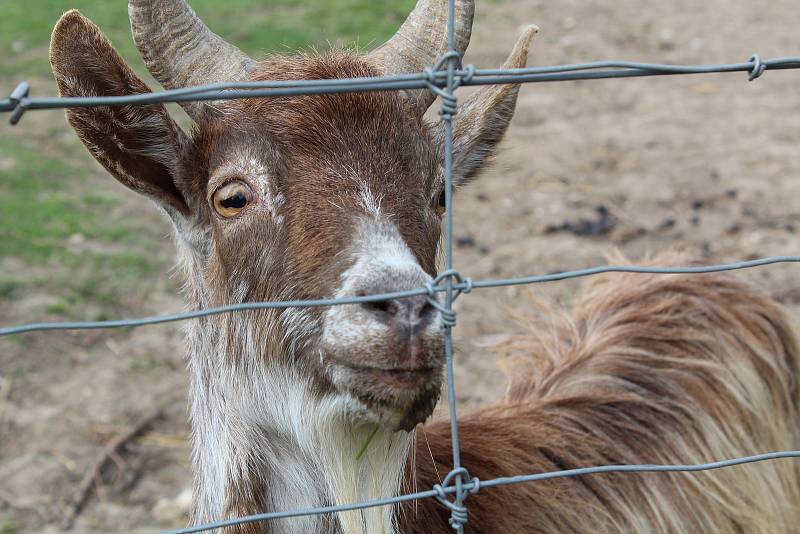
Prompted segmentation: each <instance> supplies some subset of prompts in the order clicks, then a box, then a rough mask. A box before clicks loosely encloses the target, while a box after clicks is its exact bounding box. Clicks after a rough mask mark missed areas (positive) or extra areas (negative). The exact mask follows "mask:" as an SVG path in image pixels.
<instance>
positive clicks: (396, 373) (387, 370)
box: [335, 361, 437, 390]
mask: <svg viewBox="0 0 800 534" xmlns="http://www.w3.org/2000/svg"><path fill="white" fill-rule="evenodd" d="M335 365H337V366H339V367H342V368H344V370H345V372H347V373H348V374H350V375H356V376H358V377H359V378H360V379H362V380H368V381H370V382H377V383H380V384H382V385H385V386H389V387H391V388H393V389H405V390H408V389H413V390H416V389H420V388H421V387H424V386H426V385H428V384H429V383H430V381H431V379H432V377H433V376H435V373H436V370H437V368H436V367H433V366H421V367H373V366H368V365H354V364H351V363H346V362H341V361H337V362H336V363H335Z"/></svg>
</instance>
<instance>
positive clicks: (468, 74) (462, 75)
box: [423, 50, 475, 120]
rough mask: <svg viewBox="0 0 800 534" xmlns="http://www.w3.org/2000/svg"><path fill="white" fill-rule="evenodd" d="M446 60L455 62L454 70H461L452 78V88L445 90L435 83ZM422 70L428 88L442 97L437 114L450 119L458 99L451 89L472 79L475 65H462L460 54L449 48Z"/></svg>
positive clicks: (456, 107) (455, 109)
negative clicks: (431, 65) (433, 63)
mask: <svg viewBox="0 0 800 534" xmlns="http://www.w3.org/2000/svg"><path fill="white" fill-rule="evenodd" d="M448 62H455V69H454V70H456V71H463V72H459V75H457V76H456V77H455V78H454V79H453V86H452V90H446V89H445V88H442V87H439V85H438V84H437V75H438V74H440V73H441V72H442V69H443V68H444V66H445V64H446V63H448ZM423 72H424V73H425V77H426V83H427V85H428V89H430V90H431V91H433V92H434V93H435V94H436V95H437V96H438V97H439V98H441V99H442V109H441V110H439V115H441V117H442V118H443V119H444V120H451V119H452V118H453V116H454V115H455V114H456V113H457V112H458V99H456V97H455V95H454V94H453V93H452V91H454V90H456V89H457V88H458V87H459V86H460V85H461V84H462V83H464V82H469V81H470V80H471V79H472V77H473V76H474V75H475V66H474V65H467V66H466V67H462V66H461V54H459V53H458V52H457V51H455V50H450V51H449V52H445V53H444V54H442V56H441V57H439V59H438V60H437V61H436V64H435V65H434V66H433V67H427V68H425V69H424V70H423Z"/></svg>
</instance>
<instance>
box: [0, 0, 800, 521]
mask: <svg viewBox="0 0 800 534" xmlns="http://www.w3.org/2000/svg"><path fill="white" fill-rule="evenodd" d="M524 23H535V24H537V25H539V26H540V27H541V28H542V33H541V34H540V35H539V36H538V37H537V39H536V41H535V45H534V47H533V49H532V52H531V57H530V60H529V64H530V65H545V64H557V63H565V62H577V61H588V60H602V59H620V60H645V61H654V62H656V61H657V62H669V63H709V62H737V61H745V60H747V58H748V57H750V56H751V55H752V54H753V53H754V52H759V53H760V54H761V55H762V57H765V58H769V57H775V56H778V55H799V54H800V38H798V33H797V28H798V27H800V9H798V5H797V3H796V1H794V0H775V1H773V2H752V1H737V2H730V1H727V0H707V1H704V2H701V1H699V0H694V1H691V0H676V1H674V2H660V1H653V0H648V1H634V0H613V1H612V0H600V1H598V2H591V3H590V2H579V1H577V0H561V1H559V2H552V1H551V2H545V1H540V0H525V1H510V0H509V1H494V2H492V1H486V0H484V1H481V2H479V4H478V16H477V20H476V24H475V32H474V37H473V41H472V45H471V47H470V52H469V53H468V56H467V58H466V61H467V62H471V63H474V64H475V65H477V66H485V67H494V66H498V65H500V64H501V63H502V61H503V59H504V58H505V55H506V54H507V52H508V51H509V50H510V49H511V47H512V45H513V43H514V40H515V38H516V36H517V35H518V32H519V31H520V30H521V28H522V25H523V24H524ZM212 27H213V24H212ZM53 91H54V89H53V88H52V87H51V88H50V90H49V91H46V92H47V93H52V92H53ZM467 92H468V91H467V90H464V91H462V92H461V94H464V95H465V94H467ZM40 117H44V115H40ZM42 120H48V121H60V120H62V118H61V114H60V113H59V112H53V113H51V114H50V115H48V116H47V118H43V119H42ZM86 157H87V158H88V155H86ZM108 182H109V185H108V187H109V188H112V189H113V188H116V189H114V190H115V191H116V192H117V193H118V194H119V196H120V198H124V202H125V204H124V207H123V211H124V212H125V213H127V214H128V215H130V216H137V217H141V218H142V220H149V221H152V222H151V223H149V226H148V231H147V233H148V234H152V236H153V238H154V239H160V240H161V242H162V246H160V248H159V254H162V255H163V256H164V257H165V258H167V257H169V256H170V255H171V254H172V249H171V244H170V243H169V240H168V239H166V238H165V237H164V236H166V235H167V233H168V226H167V223H166V221H165V220H163V219H161V218H159V217H156V216H154V215H153V214H154V213H155V210H153V209H152V208H150V207H149V206H148V205H147V203H146V201H144V200H142V199H139V198H136V197H135V195H132V194H128V193H126V192H124V191H123V189H122V188H119V187H117V186H116V185H115V184H113V183H111V182H112V179H111V178H110V177H109V178H108ZM454 215H455V221H456V228H457V230H456V238H457V242H458V246H457V255H456V265H457V266H458V268H459V270H460V271H461V272H462V273H463V274H464V275H467V276H470V277H472V278H474V279H483V278H499V277H509V276H517V275H526V274H541V273H548V272H552V271H556V270H566V269H573V268H582V267H588V266H594V265H599V264H602V263H605V262H606V260H605V255H606V254H609V253H611V252H613V251H615V250H620V251H622V252H624V253H625V254H626V255H627V256H629V257H630V258H632V259H639V258H642V257H644V256H647V255H650V254H655V253H658V252H661V251H664V250H669V249H673V248H678V249H682V250H685V251H687V252H688V253H690V254H691V255H694V256H696V257H701V258H706V259H708V260H711V261H715V262H722V261H730V260H737V259H750V258H756V257H761V256H768V255H777V254H795V253H797V252H798V241H800V236H798V235H797V231H798V229H800V228H798V225H800V221H799V220H798V215H800V75H799V74H798V73H797V72H791V71H786V72H769V71H768V72H766V74H765V75H764V76H763V77H762V78H761V79H759V80H757V81H755V82H752V83H748V82H747V76H746V74H744V73H736V74H727V75H706V76H683V77H659V78H643V79H629V80H609V81H595V82H569V83H559V84H538V85H528V86H526V87H524V88H523V89H522V91H521V93H520V99H519V105H518V110H517V113H516V116H515V118H514V121H513V123H512V126H511V129H510V133H509V135H508V138H507V141H506V142H505V143H504V147H503V151H502V153H501V155H500V157H499V158H498V159H497V163H496V165H495V166H494V167H493V169H492V170H490V171H489V172H487V173H486V174H485V175H484V176H483V177H482V178H481V179H480V180H479V181H478V182H477V183H475V184H474V185H472V186H470V187H468V188H466V189H465V190H463V191H461V192H460V193H459V195H458V197H457V199H456V208H455V212H454ZM587 232H588V233H590V234H591V233H594V234H596V235H578V234H585V233H587ZM797 272H798V271H797V267H796V266H792V265H776V266H771V267H765V268H759V269H754V270H750V271H747V272H743V273H740V274H739V275H738V276H741V277H742V278H744V279H747V280H750V281H752V283H754V284H756V285H758V286H759V287H762V288H763V289H764V290H765V291H767V292H769V293H770V294H771V295H773V296H774V297H775V298H777V299H778V300H780V301H781V302H783V303H784V304H786V305H787V306H788V307H789V308H791V309H792V310H793V311H794V312H797V311H798V309H800V284H798V283H797V282H796V278H795V277H794V276H793V274H796V273H797ZM170 276H171V273H170V272H168V271H167V270H164V271H163V272H161V274H160V276H159V277H155V278H154V279H153V280H151V281H149V282H148V285H147V286H146V287H145V288H144V289H143V290H142V293H141V294H138V295H131V297H130V298H131V299H134V300H135V301H136V302H138V303H139V308H138V309H140V311H141V314H151V313H166V312H172V311H176V310H179V309H181V308H182V301H181V299H180V297H179V295H178V293H177V285H178V284H177V282H176V281H175V280H172V279H171V278H170ZM579 287H580V282H575V281H571V282H559V283H551V284H546V285H541V286H535V287H532V288H529V289H527V290H523V289H520V288H507V289H497V290H481V291H475V292H474V293H472V294H471V295H468V296H462V297H461V298H460V300H459V301H458V303H457V310H458V313H459V315H458V326H457V328H456V330H455V337H456V343H457V347H458V355H457V371H456V384H457V388H458V390H459V391H460V393H459V394H458V400H459V402H460V403H461V405H462V406H463V407H465V408H466V407H469V406H473V405H476V404H480V403H485V402H490V401H491V400H492V399H493V398H496V397H497V396H499V395H501V394H502V393H503V387H504V386H503V385H504V377H503V374H502V371H501V370H500V366H499V363H500V362H501V360H502V355H501V354H498V353H496V352H492V351H490V350H488V349H487V348H486V347H487V346H488V345H491V344H492V343H494V342H496V341H498V340H501V339H502V338H503V336H504V335H506V334H508V333H509V332H513V329H514V327H513V324H511V323H510V321H509V317H510V314H511V313H513V312H524V311H525V310H526V306H528V304H527V300H526V299H527V297H526V291H530V292H532V293H533V294H535V295H536V296H538V297H544V298H548V299H552V300H553V301H554V302H557V303H560V304H562V305H564V306H568V305H569V302H570V301H571V300H572V298H573V295H574V294H575V293H576V291H578V290H579ZM46 298H47V295H36V294H29V295H26V296H24V297H22V298H19V299H16V300H15V301H13V302H12V303H11V304H10V305H9V306H7V307H5V308H4V309H2V310H1V311H0V324H3V325H10V324H16V323H20V322H28V321H35V320H37V319H39V317H36V316H32V315H31V313H30V311H29V310H30V309H31V307H32V305H31V303H32V302H34V301H36V299H46ZM182 352H183V351H182V343H181V336H180V333H179V326H178V325H175V324H172V325H164V326H155V327H146V328H139V329H133V330H116V331H107V332H105V331H93V332H89V333H85V332H84V333H80V332H76V333H46V334H36V335H30V336H26V337H25V338H24V340H20V339H17V340H11V341H9V340H2V341H0V366H2V369H5V370H10V369H13V370H14V371H13V372H4V373H1V374H0V376H2V377H3V378H2V382H0V531H6V532H11V531H13V532H17V531H19V532H33V531H36V532H60V531H61V530H62V526H61V525H62V519H63V516H64V513H65V510H66V503H67V502H68V501H69V499H71V498H72V496H73V494H74V492H75V490H76V488H77V487H78V486H79V483H80V480H81V478H82V477H83V476H84V474H85V473H86V471H87V470H88V469H89V467H90V466H91V464H92V462H93V461H94V460H95V458H96V457H97V455H98V454H99V453H100V451H101V450H102V448H103V446H104V444H105V443H106V442H107V441H108V440H109V439H111V438H113V436H115V435H117V434H119V433H120V432H123V431H124V430H125V428H126V427H127V426H128V425H130V424H132V423H133V422H135V421H136V420H137V419H138V418H140V417H142V416H143V415H144V414H146V413H147V412H149V411H151V410H152V409H153V408H154V407H156V406H159V405H163V406H165V411H164V417H162V418H161V419H159V420H158V421H157V422H156V423H155V424H154V425H153V427H152V430H151V431H149V432H148V433H146V434H145V435H144V436H143V437H142V438H141V439H139V440H137V441H135V443H134V444H133V445H131V446H130V447H129V453H127V454H126V455H125V456H124V458H118V459H116V460H115V461H118V462H119V465H118V469H112V470H111V472H110V475H109V476H108V477H107V478H106V480H104V482H103V484H102V485H99V486H98V487H97V490H98V491H97V493H96V494H93V495H92V497H91V499H90V501H89V504H88V506H87V508H86V510H84V511H83V513H82V514H81V515H80V516H79V518H78V520H77V522H76V524H75V527H74V528H73V531H75V532H111V531H123V532H134V531H136V532H138V531H143V532H144V531H153V530H158V529H161V528H167V527H174V526H180V525H182V524H183V523H184V521H185V517H184V514H185V510H186V506H187V503H188V500H187V498H188V493H187V492H188V488H189V485H190V472H189V461H188V449H187V445H186V438H187V425H186V398H185V396H186V374H185V372H184V370H183V360H182ZM4 522H5V523H4ZM4 524H5V525H6V527H3V525H4Z"/></svg>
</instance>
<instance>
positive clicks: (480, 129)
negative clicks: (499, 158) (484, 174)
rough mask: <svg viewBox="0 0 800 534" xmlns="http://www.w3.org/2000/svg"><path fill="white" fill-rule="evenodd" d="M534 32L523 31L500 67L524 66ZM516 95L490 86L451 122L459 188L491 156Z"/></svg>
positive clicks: (513, 90) (515, 91)
mask: <svg viewBox="0 0 800 534" xmlns="http://www.w3.org/2000/svg"><path fill="white" fill-rule="evenodd" d="M538 32H539V28H537V27H536V26H529V27H528V28H527V29H526V30H525V32H524V33H523V34H522V36H521V37H520V38H519V40H518V41H517V44H516V45H515V46H514V50H513V51H512V52H511V55H510V56H509V57H508V59H507V60H506V62H505V63H504V64H503V68H506V69H514V68H522V67H525V65H526V63H527V60H528V47H529V45H530V43H531V39H533V36H534V35H536V34H537V33H538ZM518 93H519V85H518V84H517V85H490V86H487V87H484V88H482V89H480V90H479V91H477V92H476V93H474V94H473V95H471V96H470V97H469V98H467V100H466V101H465V102H464V104H463V106H462V107H461V109H460V110H459V112H458V114H457V115H456V116H455V119H454V121H455V122H454V123H453V163H454V169H453V171H454V172H453V175H454V179H455V183H456V185H463V184H465V183H467V182H469V181H470V180H472V179H473V178H475V176H477V175H478V173H479V172H480V171H481V169H482V168H483V167H484V166H485V165H486V164H487V163H488V162H489V161H490V160H491V158H492V156H494V152H495V149H496V147H497V145H498V143H500V141H501V140H502V139H503V136H504V135H505V133H506V129H507V128H508V124H509V123H510V122H511V117H512V116H513V115H514V109H515V107H516V104H517V94H518Z"/></svg>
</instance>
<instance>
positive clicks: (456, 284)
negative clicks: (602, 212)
mask: <svg viewBox="0 0 800 534" xmlns="http://www.w3.org/2000/svg"><path fill="white" fill-rule="evenodd" d="M448 8H449V17H448V24H447V39H448V52H447V53H445V54H444V55H443V56H442V57H441V58H440V59H439V61H438V62H437V64H436V65H434V66H432V67H431V68H428V69H425V70H424V71H423V72H419V73H412V74H401V75H394V76H382V77H374V78H350V79H332V80H331V79H328V80H292V81H266V82H231V83H217V84H210V85H203V86H197V87H187V88H182V89H174V90H169V91H160V92H154V93H147V94H137V95H129V96H112V97H69V98H51V97H31V96H30V94H29V93H30V87H29V86H28V84H27V83H25V82H22V83H20V84H19V85H18V86H17V87H16V88H15V89H14V91H13V92H12V93H11V95H10V96H9V98H6V99H0V112H5V113H10V118H9V121H10V123H11V124H17V123H18V122H19V121H20V120H21V118H22V117H23V114H24V113H25V112H26V111H28V110H41V109H57V108H74V107H90V106H127V105H145V104H153V103H166V102H187V101H204V100H221V99H239V98H267V97H276V96H286V95H299V94H305V95H309V94H331V93H348V92H356V91H389V90H408V89H430V90H433V91H434V92H435V93H436V94H438V95H439V96H440V97H441V99H442V109H441V111H440V116H441V120H442V122H443V123H444V132H445V168H444V178H445V189H444V190H445V216H444V238H443V247H444V257H445V258H444V263H445V269H444V270H443V271H442V273H440V274H439V275H438V276H437V277H436V278H435V279H434V280H432V281H431V282H430V283H428V284H427V285H426V286H425V287H420V288H417V289H413V290H409V291H399V292H391V293H382V294H374V295H367V296H360V297H351V298H339V299H323V300H297V301H270V302H247V303H241V304H233V305H229V306H221V307H217V308H209V309H202V310H196V311H190V312H184V313H176V314H172V315H163V316H153V317H145V318H140V319H125V320H114V321H91V322H54V323H33V324H23V325H17V326H9V327H4V328H0V337H1V336H8V335H12V334H23V333H29V332H36V331H50V330H81V329H99V328H122V327H136V326H144V325H151V324H157V323H166V322H172V321H183V320H189V319H194V318H198V317H205V316H209V315H215V314H222V313H233V312H237V311H242V310H251V309H262V308H290V307H295V308H302V307H306V308H308V307H323V306H337V305H345V304H356V303H363V302H376V301H384V300H390V299H400V298H408V297H412V296H420V295H424V296H427V298H428V302H429V303H430V304H431V305H433V306H435V307H436V308H437V309H438V310H439V311H440V313H441V314H442V318H443V322H444V328H445V336H444V337H445V348H444V350H445V359H446V360H445V361H446V373H447V388H448V403H449V411H450V428H451V442H452V454H453V456H452V458H453V469H452V470H451V471H450V472H449V473H448V474H447V476H446V477H445V478H444V480H443V481H442V483H441V484H437V485H435V486H434V487H433V488H432V489H430V490H427V491H421V492H416V493H409V494H403V495H398V496H395V497H392V498H387V499H382V500H375V501H369V502H361V503H352V504H345V505H339V506H326V507H316V508H308V509H303V510H293V511H279V512H270V513H263V514H258V515H251V516H246V517H239V518H234V519H227V520H223V521H217V522H214V523H207V524H202V525H196V526H192V527H188V528H184V529H179V530H173V531H170V534H188V533H192V532H202V531H206V530H212V529H216V528H221V527H226V526H234V525H242V524H245V523H252V522H258V521H266V520H270V519H279V518H289V517H299V516H311V515H319V514H331V513H337V512H344V511H350V510H360V509H365V508H370V507H375V506H387V505H393V504H398V503H403V502H409V501H414V500H417V499H429V498H435V499H437V500H438V501H439V502H440V503H441V504H443V505H444V506H446V507H447V508H448V509H449V510H450V513H451V517H450V525H451V526H452V527H453V529H454V530H456V531H457V532H459V533H463V529H464V525H465V523H467V520H468V515H467V507H466V504H465V499H466V498H467V497H468V496H469V495H470V494H473V493H475V492H477V491H478V490H479V489H485V488H492V487H496V486H501V485H507V484H518V483H523V482H535V481H541V480H548V479H553V478H561V477H575V476H585V475H591V474H597V473H612V472H617V473H620V472H624V473H648V472H694V471H704V470H710V469H719V468H724V467H729V466H733V465H741V464H746V463H752V462H761V461H767V460H775V459H780V458H800V451H778V452H768V453H765V454H759V455H755V456H748V457H742V458H734V459H728V460H722V461H717V462H712V463H705V464H695V465H652V464H645V465H608V466H593V467H584V468H579V469H569V470H559V471H552V472H544V473H536V474H529V475H519V476H513V477H502V478H495V479H491V480H483V481H482V480H479V479H477V478H472V477H470V475H469V472H468V471H467V469H466V468H465V467H464V466H462V464H461V454H460V452H461V450H460V445H459V435H458V418H457V410H456V404H455V402H456V401H455V399H456V395H455V392H456V388H455V382H454V373H453V344H452V328H453V327H454V326H455V319H456V315H455V312H454V311H453V303H454V301H455V300H456V298H457V297H458V296H459V295H460V294H462V293H469V292H470V291H471V290H473V289H483V288H496V287H503V286H513V285H521V284H537V283H543V282H552V281H559V280H567V279H572V278H579V277H585V276H591V275H596V274H601V273H612V272H627V273H657V274H700V273H710V272H720V271H731V270H736V269H748V268H754V267H758V266H764V265H770V264H775V263H797V262H800V256H775V257H768V258H761V259H756V260H750V261H740V262H735V263H728V264H718V265H703V266H687V267H640V266H614V265H606V266H600V267H594V268H589V269H581V270H575V271H565V272H560V273H553V274H546V275H536V276H528V277H520V278H509V279H499V280H477V281H473V280H471V279H469V278H465V277H462V276H461V274H460V273H459V272H458V271H457V270H456V269H455V267H454V264H453V218H452V213H453V210H452V183H453V176H452V174H453V116H454V115H455V114H456V112H457V111H458V107H457V99H456V96H455V91H456V89H457V88H458V87H461V86H469V85H492V84H519V83H537V82H558V81H571V80H597V79H607V78H629V77H640V76H660V75H678V74H709V73H730V72H746V73H748V79H749V80H750V81H753V80H755V79H757V78H759V77H760V76H762V75H763V74H764V72H765V71H767V70H787V69H800V56H791V57H780V58H775V59H766V60H763V59H761V57H760V56H759V55H758V54H754V55H753V56H751V57H750V58H749V60H748V61H745V62H741V63H728V64H708V65H688V66H683V65H665V64H654V63H638V62H627V61H604V62H593V63H577V64H569V65H557V66H548V67H536V68H521V69H476V68H475V67H474V66H472V65H467V66H462V65H461V58H460V55H459V54H458V52H457V51H456V50H455V48H454V10H455V0H448ZM439 293H444V295H445V299H444V301H443V302H442V301H440V300H439V298H438V294H439Z"/></svg>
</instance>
